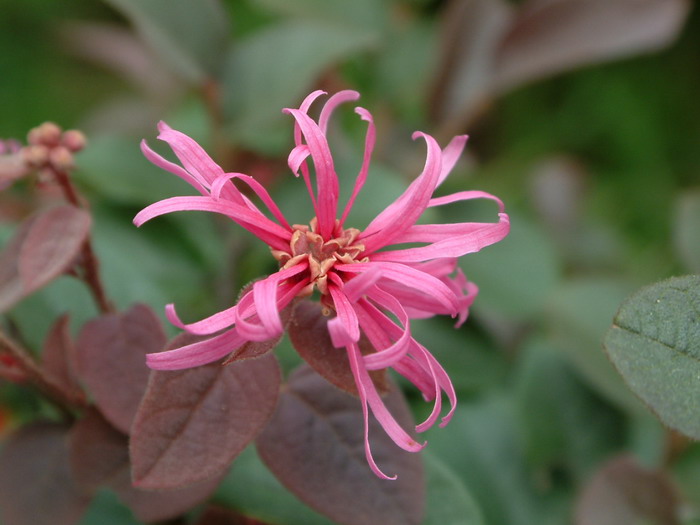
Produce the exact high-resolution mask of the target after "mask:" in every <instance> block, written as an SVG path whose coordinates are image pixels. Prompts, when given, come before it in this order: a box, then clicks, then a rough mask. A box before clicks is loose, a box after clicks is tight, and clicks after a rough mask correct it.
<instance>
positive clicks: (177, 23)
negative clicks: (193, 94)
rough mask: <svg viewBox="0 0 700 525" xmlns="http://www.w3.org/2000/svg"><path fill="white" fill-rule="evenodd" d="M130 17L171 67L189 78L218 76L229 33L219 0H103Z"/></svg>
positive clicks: (199, 81)
mask: <svg viewBox="0 0 700 525" xmlns="http://www.w3.org/2000/svg"><path fill="white" fill-rule="evenodd" d="M105 1H106V2H107V3H108V4H110V5H111V6H112V7H114V8H115V9H117V10H119V11H121V12H122V13H123V14H124V15H125V16H126V17H127V18H129V19H130V20H131V22H132V23H133V24H134V26H135V27H136V29H137V30H138V31H139V33H140V34H141V36H142V37H143V38H144V39H145V40H146V41H147V42H148V43H149V44H150V45H151V46H152V47H153V49H154V50H155V51H156V52H157V53H158V54H159V55H160V56H161V58H162V59H163V60H165V61H166V62H168V64H170V67H172V68H173V69H175V70H176V71H177V72H178V73H180V74H181V75H183V76H184V77H185V78H186V79H187V80H189V81H191V82H196V83H201V82H203V81H205V80H206V79H207V77H209V76H217V73H218V72H219V70H220V66H221V59H222V57H223V56H224V54H225V52H226V49H227V43H228V36H229V22H228V18H227V16H226V12H225V10H224V9H223V7H222V5H221V3H220V2H219V0H197V1H194V2H193V1H192V0H105Z"/></svg>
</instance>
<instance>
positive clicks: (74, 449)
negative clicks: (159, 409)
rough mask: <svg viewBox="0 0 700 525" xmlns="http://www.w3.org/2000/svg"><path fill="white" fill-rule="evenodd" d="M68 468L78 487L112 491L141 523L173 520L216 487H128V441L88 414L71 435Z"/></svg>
mask: <svg viewBox="0 0 700 525" xmlns="http://www.w3.org/2000/svg"><path fill="white" fill-rule="evenodd" d="M70 445H71V446H70V449H71V466H72V467H73V472H74V473H75V477H76V479H77V480H78V482H79V483H81V485H84V486H85V487H86V488H90V489H92V490H94V489H96V488H98V487H99V486H101V485H104V486H107V487H109V488H111V489H112V490H114V491H115V492H116V493H117V495H118V496H119V499H121V500H122V501H123V502H124V503H125V504H126V505H127V506H128V507H129V508H130V509H131V510H132V512H133V513H134V515H135V516H136V517H137V518H138V519H140V520H143V521H149V522H150V521H157V520H164V519H169V518H173V517H175V516H179V515H180V514H182V513H184V512H186V511H188V510H189V509H191V508H192V507H194V506H195V505H197V504H199V503H201V502H202V501H204V500H205V499H207V498H208V497H209V496H210V495H211V493H212V492H213V491H214V490H215V489H216V487H217V485H218V484H219V481H220V478H213V479H211V480H207V481H205V482H203V483H197V484H195V485H192V486H190V487H187V488H184V489H176V490H168V491H158V492H153V491H147V490H141V489H138V488H135V487H133V486H132V484H131V472H130V470H131V469H130V463H129V448H128V439H127V437H126V436H125V435H124V434H122V433H121V432H119V431H118V430H116V429H115V428H114V427H112V426H111V425H110V424H109V423H107V421H106V420H105V419H104V418H103V417H102V416H101V415H100V414H99V413H98V412H97V411H93V412H89V413H88V414H87V416H86V417H85V418H83V419H82V420H80V421H79V422H78V423H77V424H76V425H75V427H74V428H73V430H72V432H71V440H70Z"/></svg>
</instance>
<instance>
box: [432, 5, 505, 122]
mask: <svg viewBox="0 0 700 525" xmlns="http://www.w3.org/2000/svg"><path fill="white" fill-rule="evenodd" d="M513 11H514V9H513V8H512V6H510V5H509V4H508V2H507V1H505V0H453V1H452V2H451V3H450V4H449V7H448V8H447V9H446V11H445V17H444V25H443V27H442V28H441V31H440V38H441V40H442V52H441V54H440V65H439V67H438V73H437V75H436V78H435V83H434V85H433V88H432V92H431V101H430V111H431V117H432V118H433V119H435V120H436V121H437V122H440V123H442V125H443V126H446V127H448V128H450V129H452V128H453V127H454V128H457V127H460V126H461V125H462V123H463V122H465V121H468V120H469V119H471V118H472V117H474V116H475V115H476V114H477V113H478V112H479V111H480V110H482V109H483V108H484V105H485V103H486V102H487V101H488V99H490V97H491V96H492V93H491V80H492V73H493V63H494V60H495V57H496V52H497V50H498V46H499V43H500V41H501V38H502V36H503V34H504V33H505V31H507V30H508V28H509V25H510V21H511V19H512V16H513ZM452 122H454V124H452ZM446 123H450V124H446ZM456 132H461V131H460V130H457V131H456Z"/></svg>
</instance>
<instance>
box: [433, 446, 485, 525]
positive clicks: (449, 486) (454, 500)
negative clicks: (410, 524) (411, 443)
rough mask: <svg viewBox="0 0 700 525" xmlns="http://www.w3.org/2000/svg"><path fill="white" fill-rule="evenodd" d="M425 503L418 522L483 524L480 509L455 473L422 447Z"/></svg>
mask: <svg viewBox="0 0 700 525" xmlns="http://www.w3.org/2000/svg"><path fill="white" fill-rule="evenodd" d="M421 455H422V456H423V463H424V465H425V473H426V474H427V478H428V479H427V488H428V507H427V509H426V516H425V519H424V520H423V524H422V525H446V524H448V523H449V525H484V519H483V517H482V515H481V510H479V507H478V505H477V503H476V501H475V500H474V498H473V496H472V495H471V494H470V493H469V491H468V490H467V487H465V486H464V483H463V482H462V480H460V479H459V476H457V474H455V472H454V471H453V470H452V469H451V468H450V467H449V466H448V465H447V464H445V463H444V462H443V461H441V460H440V459H438V458H437V457H436V456H434V455H433V454H430V453H429V452H426V451H423V452H421Z"/></svg>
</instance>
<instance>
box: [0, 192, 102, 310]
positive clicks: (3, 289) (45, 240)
mask: <svg viewBox="0 0 700 525" xmlns="http://www.w3.org/2000/svg"><path fill="white" fill-rule="evenodd" d="M90 222H91V221H90V215H89V214H88V213H87V212H85V211H83V210H80V209H78V208H75V207H74V206H68V205H64V206H56V207H53V208H50V209H48V210H45V211H42V212H40V213H38V214H36V215H33V216H32V217H31V218H29V219H28V220H27V221H25V222H24V223H23V224H22V226H21V227H20V228H19V230H18V231H17V233H15V235H14V237H13V238H12V239H11V240H10V242H9V243H8V244H7V245H6V246H5V247H4V250H3V251H2V254H0V312H2V311H5V310H7V309H8V308H10V307H11V306H12V305H14V304H15V303H16V302H17V301H19V300H20V299H22V298H23V297H26V296H27V295H29V294H31V293H32V292H34V291H36V290H38V289H39V288H41V287H42V286H44V285H46V284H47V283H49V282H50V281H51V280H52V279H55V278H56V277H58V276H59V275H61V274H62V273H63V272H64V271H65V270H67V269H68V268H69V267H70V266H71V264H72V263H73V261H74V260H75V258H76V257H77V255H78V253H79V251H80V247H81V246H82V244H83V241H84V240H85V238H86V237H87V235H88V233H89V231H90Z"/></svg>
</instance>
